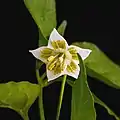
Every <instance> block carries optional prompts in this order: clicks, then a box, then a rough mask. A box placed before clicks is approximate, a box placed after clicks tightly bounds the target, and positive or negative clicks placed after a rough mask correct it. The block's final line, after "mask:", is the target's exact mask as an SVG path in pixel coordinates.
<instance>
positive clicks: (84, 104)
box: [71, 58, 96, 120]
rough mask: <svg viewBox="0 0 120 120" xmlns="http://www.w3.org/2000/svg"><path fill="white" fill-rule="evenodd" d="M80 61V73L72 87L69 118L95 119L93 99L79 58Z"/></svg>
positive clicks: (78, 119) (74, 119)
mask: <svg viewBox="0 0 120 120" xmlns="http://www.w3.org/2000/svg"><path fill="white" fill-rule="evenodd" d="M80 63H81V64H80V68H81V74H80V76H79V78H78V79H77V80H76V81H75V84H74V85H73V87H72V103H71V104H72V105H71V120H96V113H95V108H94V101H93V97H92V94H91V92H90V89H89V87H88V84H87V76H86V70H85V66H84V63H83V62H82V59H81V58H80Z"/></svg>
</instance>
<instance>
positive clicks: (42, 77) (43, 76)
mask: <svg viewBox="0 0 120 120" xmlns="http://www.w3.org/2000/svg"><path fill="white" fill-rule="evenodd" d="M45 77H46V72H44V73H43V75H42V76H41V79H42V80H44V79H45Z"/></svg>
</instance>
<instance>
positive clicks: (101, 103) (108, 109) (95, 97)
mask: <svg viewBox="0 0 120 120" xmlns="http://www.w3.org/2000/svg"><path fill="white" fill-rule="evenodd" d="M93 97H94V102H95V103H97V104H99V105H101V106H103V107H104V108H106V110H107V111H108V113H109V114H110V115H113V116H114V117H115V118H116V120H120V118H119V117H118V116H117V115H116V114H115V113H114V112H113V111H112V110H111V109H110V108H109V107H108V106H107V105H106V104H105V103H104V102H102V101H101V100H100V99H99V98H98V97H97V96H96V95H95V94H93Z"/></svg>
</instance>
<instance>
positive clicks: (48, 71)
mask: <svg viewBox="0 0 120 120" xmlns="http://www.w3.org/2000/svg"><path fill="white" fill-rule="evenodd" d="M64 74H65V73H64V72H62V73H59V74H54V72H53V71H50V70H47V78H48V82H49V81H52V80H54V79H56V78H58V77H60V76H62V75H64Z"/></svg>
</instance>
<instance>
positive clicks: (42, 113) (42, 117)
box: [39, 86, 45, 120]
mask: <svg viewBox="0 0 120 120" xmlns="http://www.w3.org/2000/svg"><path fill="white" fill-rule="evenodd" d="M39 110H40V120H45V116H44V108H43V87H42V86H40V94H39Z"/></svg>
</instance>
